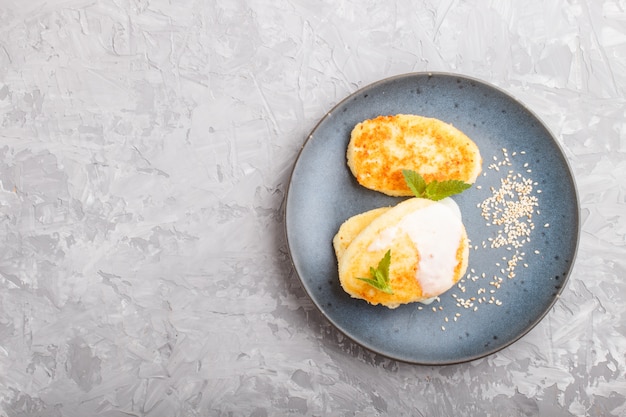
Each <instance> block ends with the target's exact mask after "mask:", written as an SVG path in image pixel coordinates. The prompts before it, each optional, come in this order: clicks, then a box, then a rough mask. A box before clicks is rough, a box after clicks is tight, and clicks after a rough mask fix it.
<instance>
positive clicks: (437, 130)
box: [347, 114, 482, 196]
mask: <svg viewBox="0 0 626 417" xmlns="http://www.w3.org/2000/svg"><path fill="white" fill-rule="evenodd" d="M347 159H348V166H349V167H350V170H351V171H352V174H353V175H354V176H355V177H356V179H357V181H358V182H359V184H361V185H363V186H364V187H366V188H369V189H372V190H376V191H380V192H383V193H385V194H388V195H392V196H410V195H412V193H411V190H410V189H409V188H408V187H407V185H406V183H405V181H404V177H403V175H402V170H403V169H409V170H413V171H416V172H418V173H419V174H421V175H422V177H424V179H425V180H426V182H431V181H433V180H437V181H444V180H461V181H464V182H466V183H469V184H472V183H474V182H475V181H476V178H477V177H478V175H479V174H480V172H481V170H482V158H481V156H480V152H479V150H478V146H476V144H475V143H474V142H473V141H472V140H471V139H470V138H468V137H467V136H466V135H465V134H464V133H463V132H461V131H460V130H459V129H457V128H455V127H454V126H452V125H450V124H448V123H445V122H443V121H441V120H438V119H434V118H428V117H422V116H416V115H408V114H398V115H395V116H379V117H376V118H374V119H369V120H365V121H363V122H361V123H359V124H357V125H356V126H355V127H354V129H353V130H352V133H351V137H350V143H349V144H348V150H347Z"/></svg>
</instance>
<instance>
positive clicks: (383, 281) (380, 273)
mask: <svg viewBox="0 0 626 417" xmlns="http://www.w3.org/2000/svg"><path fill="white" fill-rule="evenodd" d="M390 263H391V249H390V250H388V251H387V253H385V256H383V258H382V259H381V260H380V262H379V263H378V267H377V268H374V267H371V266H370V278H357V279H360V280H361V281H364V282H367V283H368V284H370V285H371V286H372V287H374V288H376V289H378V290H380V291H382V292H384V293H387V294H393V291H392V289H391V285H390V283H389V264H390Z"/></svg>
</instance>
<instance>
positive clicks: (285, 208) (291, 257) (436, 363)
mask: <svg viewBox="0 0 626 417" xmlns="http://www.w3.org/2000/svg"><path fill="white" fill-rule="evenodd" d="M421 77H451V78H460V79H463V80H465V81H469V82H475V83H478V84H481V85H482V86H485V87H487V88H491V89H493V90H495V91H496V92H498V93H499V94H501V95H503V96H505V97H506V98H508V99H510V100H513V101H514V102H515V103H516V104H517V105H518V106H520V107H521V108H522V109H523V110H525V111H527V112H528V113H529V114H530V115H531V116H532V118H533V119H534V121H536V122H537V123H538V124H539V125H540V126H541V127H542V128H543V129H545V131H546V132H547V133H548V136H549V137H550V139H551V140H552V142H553V144H554V145H556V148H557V149H558V151H559V153H560V157H561V158H562V160H563V161H564V163H565V166H566V167H567V173H568V177H569V179H570V180H571V182H572V191H573V201H574V203H575V210H574V211H575V214H576V216H575V220H576V227H575V228H573V229H574V231H575V241H574V247H573V251H572V260H571V263H570V265H569V268H568V270H567V273H566V274H565V275H564V276H563V284H562V285H561V287H560V288H558V289H557V291H556V293H555V296H554V297H552V299H551V300H550V302H549V303H547V304H546V305H545V308H544V310H543V311H542V312H541V314H540V315H538V316H537V318H536V319H535V320H533V322H532V323H529V325H528V327H527V328H525V329H524V330H523V331H522V332H520V333H519V334H518V335H516V336H515V337H513V338H511V339H510V340H509V341H507V342H506V343H504V344H503V345H501V346H497V347H494V348H492V349H488V350H484V351H483V352H481V353H480V354H478V355H474V356H471V357H467V358H463V359H459V360H449V361H432V362H429V361H419V360H409V359H406V358H401V357H398V356H396V355H393V354H390V353H388V352H383V351H381V350H380V349H376V348H374V347H373V346H371V344H370V345H368V344H365V343H363V342H361V341H358V340H356V339H355V337H354V336H353V335H351V334H349V333H348V332H346V331H345V330H344V329H342V328H341V327H340V326H339V325H338V324H337V323H336V322H335V321H334V320H333V319H332V317H330V316H329V315H328V314H327V313H326V312H325V310H324V309H323V308H322V306H321V305H320V304H319V302H318V300H316V298H315V297H313V296H312V295H311V292H310V290H309V288H308V285H307V284H306V283H305V280H304V279H303V278H302V276H301V275H300V272H299V271H298V267H297V266H296V262H295V260H294V255H293V253H292V247H291V244H290V239H289V231H288V225H287V224H288V221H287V219H288V211H289V195H290V193H291V189H292V185H293V179H294V173H295V171H296V168H297V166H298V162H299V160H300V158H301V157H302V154H303V152H304V149H305V148H306V146H307V145H308V144H309V142H310V141H311V140H312V138H313V137H314V134H315V132H316V131H317V130H318V128H319V127H320V126H321V125H322V124H323V123H324V122H326V120H327V119H328V118H330V117H331V116H332V114H333V113H335V111H336V110H337V109H338V108H340V107H341V106H343V105H344V104H345V103H347V102H349V101H350V100H352V99H354V98H355V97H356V96H358V95H359V94H362V93H363V91H364V90H368V89H372V88H375V87H377V86H380V85H384V84H387V83H391V82H394V81H397V80H402V79H409V78H421ZM580 210H581V208H580V196H579V192H578V184H577V182H576V176H575V175H574V170H573V169H572V165H571V162H570V160H569V158H568V157H567V155H566V153H565V150H564V148H563V146H562V145H561V143H559V141H558V140H557V137H556V135H555V134H554V132H553V131H552V129H550V127H549V126H548V125H547V124H546V123H545V122H544V121H543V120H542V119H541V117H539V115H538V114H537V113H536V112H535V111H534V110H532V109H531V108H530V107H529V106H528V105H526V104H525V103H524V102H522V101H521V100H520V99H518V98H517V97H516V96H514V95H513V94H512V93H510V92H509V91H507V90H505V89H504V88H502V87H499V86H497V85H494V84H492V83H491V82H488V81H485V80H484V79H480V78H477V77H474V76H470V75H465V74H461V73H454V72H448V71H415V72H407V73H402V74H396V75H393V76H389V77H385V78H382V79H379V80H377V81H374V82H371V83H368V84H366V85H364V86H362V87H359V88H357V89H356V90H354V91H353V92H352V93H349V94H348V95H346V96H345V97H344V98H342V99H341V100H339V101H338V102H337V103H336V104H334V105H332V106H331V108H330V109H329V110H328V111H326V112H325V113H324V115H323V116H322V117H321V118H320V119H319V120H318V121H317V122H316V123H315V125H314V126H313V127H312V128H311V130H310V131H309V133H308V134H307V135H306V137H305V140H304V141H303V142H302V144H301V146H300V147H299V149H298V152H297V153H296V156H295V158H294V160H293V164H292V168H291V172H290V174H289V177H288V182H287V188H286V191H285V195H284V197H283V210H282V214H283V222H284V223H283V232H284V238H285V242H286V243H287V253H288V256H289V261H290V264H291V266H292V268H293V271H294V272H295V274H296V276H297V277H298V281H299V282H300V285H301V286H302V288H303V290H304V291H305V293H306V295H307V297H308V298H309V300H311V302H312V303H313V305H314V306H315V308H316V309H317V310H318V311H319V313H320V314H321V315H322V316H323V317H324V319H325V320H327V321H328V322H329V323H330V324H331V325H332V326H333V328H334V329H335V330H337V331H338V332H339V333H341V334H342V335H343V336H345V337H346V338H348V339H349V340H350V341H351V342H352V343H354V344H356V345H358V346H360V347H361V348H363V349H366V350H368V351H370V352H371V353H374V354H377V355H381V356H383V357H386V358H388V359H391V360H395V361H398V362H402V363H406V364H411V365H421V366H446V365H456V364H462V363H469V362H472V361H475V360H478V359H482V358H485V357H487V356H490V355H493V354H495V353H497V352H499V351H502V350H504V349H506V348H508V347H510V346H511V345H513V344H514V343H516V342H517V341H519V340H520V339H522V338H523V337H524V336H526V335H527V334H528V333H530V332H531V331H532V330H533V329H534V328H535V327H536V326H537V325H538V324H539V323H540V322H541V321H543V319H544V318H545V317H546V316H547V315H548V313H549V312H550V311H551V310H552V309H553V308H554V306H555V304H556V302H557V301H558V300H559V299H560V298H561V294H562V293H563V291H564V290H565V288H566V287H567V284H568V282H569V279H570V276H571V275H572V271H573V270H574V267H575V264H576V262H577V259H578V250H579V247H580V235H581V227H582V226H581V221H580V217H581V216H580Z"/></svg>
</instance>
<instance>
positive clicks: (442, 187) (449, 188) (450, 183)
mask: <svg viewBox="0 0 626 417" xmlns="http://www.w3.org/2000/svg"><path fill="white" fill-rule="evenodd" d="M402 175H404V180H405V181H406V184H407V185H408V187H409V189H410V190H411V192H412V193H413V194H414V195H415V197H418V198H428V199H429V200H433V201H439V200H443V199H444V198H446V197H450V196H451V195H454V194H459V193H462V192H463V191H465V190H467V189H468V188H470V187H471V186H472V184H468V183H466V182H463V181H460V180H446V181H437V180H434V181H431V182H429V183H426V181H425V180H424V177H422V176H421V175H420V174H419V173H417V172H415V171H412V170H410V169H403V170H402Z"/></svg>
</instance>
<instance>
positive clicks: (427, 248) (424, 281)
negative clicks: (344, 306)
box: [334, 198, 469, 308]
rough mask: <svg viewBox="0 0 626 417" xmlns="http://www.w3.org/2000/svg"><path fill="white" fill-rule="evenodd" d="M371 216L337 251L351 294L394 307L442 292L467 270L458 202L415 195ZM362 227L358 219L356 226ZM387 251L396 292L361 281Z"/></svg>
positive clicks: (343, 280) (341, 273)
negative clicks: (388, 292) (389, 253)
mask: <svg viewBox="0 0 626 417" xmlns="http://www.w3.org/2000/svg"><path fill="white" fill-rule="evenodd" d="M372 216H373V215H372ZM373 217H375V218H374V219H373V220H371V222H370V223H369V224H367V226H365V227H364V228H363V229H362V230H361V231H360V232H358V233H357V234H356V235H355V236H354V238H353V239H352V241H351V242H349V243H348V245H347V248H345V249H344V250H340V251H338V253H339V255H338V264H339V280H340V282H341V286H342V288H343V289H344V290H345V291H346V292H347V293H348V294H350V295H351V296H352V297H354V298H359V299H363V300H365V301H367V302H368V303H370V304H374V305H376V304H382V305H384V306H387V307H389V308H396V307H398V306H399V305H401V304H406V303H412V302H419V301H427V300H429V299H431V298H433V297H436V296H438V295H440V294H442V293H444V292H445V291H447V290H448V289H450V288H451V287H452V286H453V285H454V284H455V283H456V282H458V280H459V279H460V278H461V276H463V274H464V273H465V271H466V269H467V263H468V256H469V241H468V238H467V233H466V231H465V227H464V226H463V222H462V220H461V212H460V210H459V208H458V206H457V205H456V203H455V202H454V200H452V199H450V198H446V199H443V200H441V201H432V200H427V199H421V198H411V199H408V200H405V201H403V202H401V203H399V204H398V205H396V206H394V207H392V208H390V209H388V210H385V211H384V212H382V214H379V215H377V216H373ZM347 222H348V224H349V222H350V220H348V221H347ZM361 225H362V222H359V221H356V222H355V224H353V225H352V226H353V227H354V230H356V229H358V228H359V227H360V226H361ZM338 234H341V228H340V231H339V233H338ZM346 236H347V234H346ZM337 241H338V238H337V239H335V240H334V242H337ZM342 244H345V242H343V243H342ZM335 250H336V251H337V246H336V249H335ZM389 250H390V251H391V262H390V266H389V281H390V286H391V290H392V292H393V294H387V293H385V292H383V291H381V290H379V289H377V288H375V287H373V286H372V285H370V284H368V283H366V282H364V281H362V280H360V279H359V278H370V267H373V268H376V267H377V266H378V264H379V262H380V260H381V259H382V258H383V257H384V256H385V253H386V252H387V251H389Z"/></svg>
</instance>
